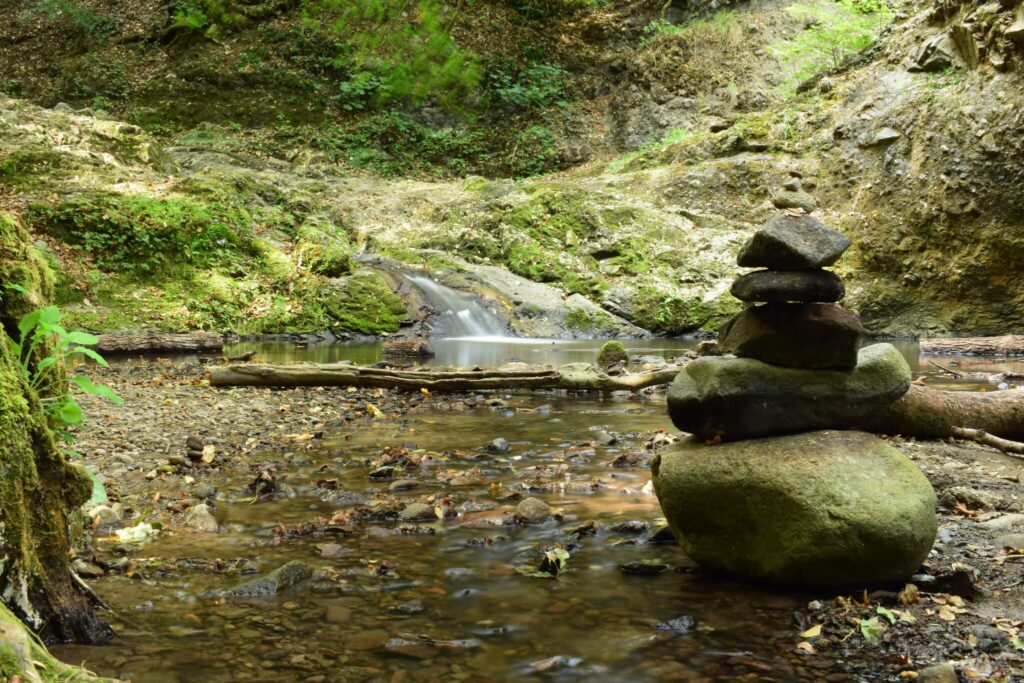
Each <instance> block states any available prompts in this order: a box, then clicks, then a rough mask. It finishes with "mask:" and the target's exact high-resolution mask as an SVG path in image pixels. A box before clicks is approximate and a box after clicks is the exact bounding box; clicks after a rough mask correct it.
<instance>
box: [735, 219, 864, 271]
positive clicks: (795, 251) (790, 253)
mask: <svg viewBox="0 0 1024 683" xmlns="http://www.w3.org/2000/svg"><path fill="white" fill-rule="evenodd" d="M849 248H850V239H849V238H848V237H847V236H846V235H844V234H843V233H841V232H839V231H837V230H833V229H832V228H829V227H828V226H826V225H825V224H824V223H822V222H821V221H819V220H818V219H817V218H814V217H812V216H792V215H790V214H787V213H779V214H776V215H774V216H772V217H771V218H770V219H768V222H767V223H765V224H764V225H763V226H761V227H760V228H758V230H757V232H755V233H754V235H753V237H751V238H750V240H749V241H748V242H747V243H746V244H745V245H743V248H741V249H740V253H739V256H738V257H737V259H736V262H737V263H738V264H739V265H741V266H743V267H744V268H771V269H773V270H807V269H810V268H821V267H823V266H830V265H832V264H833V263H835V262H836V261H838V260H839V257H840V256H842V255H843V252H845V251H846V250H847V249H849Z"/></svg>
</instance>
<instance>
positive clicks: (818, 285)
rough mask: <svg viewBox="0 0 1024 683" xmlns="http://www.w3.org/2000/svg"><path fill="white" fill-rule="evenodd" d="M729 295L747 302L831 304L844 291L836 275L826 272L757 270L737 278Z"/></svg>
mask: <svg viewBox="0 0 1024 683" xmlns="http://www.w3.org/2000/svg"><path fill="white" fill-rule="evenodd" d="M731 292H732V295H733V296H734V297H736V298H737V299H739V300H740V301H748V302H769V301H798V302H802V303H816V302H825V303H831V302H834V301H840V300H841V299H842V298H843V297H844V296H845V295H846V288H845V287H844V286H843V281H842V280H840V279H839V276H838V275H836V274H835V273H833V272H831V271H828V270H757V271H754V272H753V273H747V274H746V275H744V276H742V277H740V278H739V279H737V280H736V282H734V283H733V285H732V289H731Z"/></svg>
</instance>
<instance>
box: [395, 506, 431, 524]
mask: <svg viewBox="0 0 1024 683" xmlns="http://www.w3.org/2000/svg"><path fill="white" fill-rule="evenodd" d="M398 519H400V520H402V521H403V522H436V521H437V513H436V512H434V508H433V507H431V506H430V505H427V504H426V503H411V504H410V505H406V506H405V507H404V508H402V511H401V512H399V513H398Z"/></svg>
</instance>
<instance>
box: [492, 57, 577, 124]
mask: <svg viewBox="0 0 1024 683" xmlns="http://www.w3.org/2000/svg"><path fill="white" fill-rule="evenodd" d="M566 80H567V75H566V72H565V71H564V70H562V69H560V68H558V67H556V66H553V65H551V64H548V63H546V62H538V61H530V62H528V63H527V64H526V65H524V66H516V65H515V64H514V63H512V62H511V61H510V60H507V59H503V58H496V59H493V60H491V61H490V62H489V63H488V64H487V65H486V66H485V69H484V73H483V78H482V81H481V85H482V86H483V88H484V90H485V91H486V92H487V93H488V94H489V95H490V96H491V99H493V100H494V101H496V102H497V103H500V104H501V105H502V106H503V107H504V108H505V109H506V110H508V111H529V110H539V109H544V108H545V107H547V106H549V105H551V104H558V105H562V106H564V105H565V104H566V101H565V97H566V95H565V85H566Z"/></svg>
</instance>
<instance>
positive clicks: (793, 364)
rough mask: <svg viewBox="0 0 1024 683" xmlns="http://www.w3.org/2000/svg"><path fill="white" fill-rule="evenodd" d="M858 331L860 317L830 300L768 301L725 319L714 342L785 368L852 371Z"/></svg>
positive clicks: (733, 351)
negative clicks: (810, 302) (831, 302)
mask: <svg viewBox="0 0 1024 683" xmlns="http://www.w3.org/2000/svg"><path fill="white" fill-rule="evenodd" d="M863 332H864V328H863V326H862V325H861V323H860V318H859V317H858V316H857V315H856V314H855V313H851V312H850V311H848V310H846V309H845V308H842V307H840V306H837V305H835V304H786V303H769V304H764V305H762V306H754V307H751V308H748V309H746V310H745V311H743V312H742V313H740V314H738V315H736V316H734V317H733V318H731V319H730V320H729V321H728V322H726V323H725V325H723V326H722V329H721V332H720V333H719V338H718V344H719V346H720V347H721V348H722V350H723V351H725V352H727V353H734V354H736V355H737V356H740V357H743V358H756V359H757V360H760V361H764V362H765V363H771V364H773V365H781V366H783V367H787V368H814V369H842V370H852V369H853V368H854V367H855V366H856V365H857V350H858V346H859V344H860V336H861V334H863Z"/></svg>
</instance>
